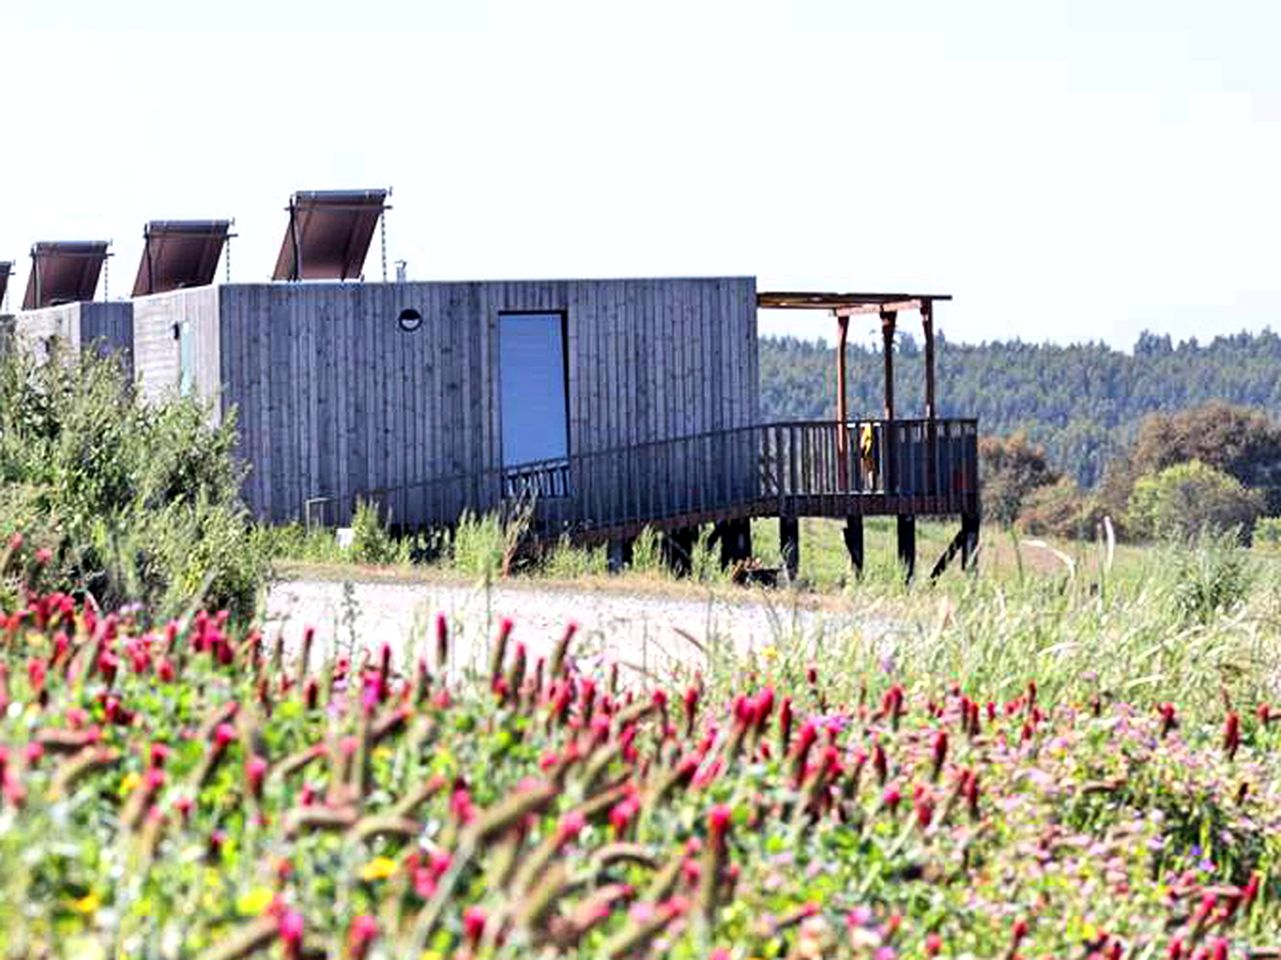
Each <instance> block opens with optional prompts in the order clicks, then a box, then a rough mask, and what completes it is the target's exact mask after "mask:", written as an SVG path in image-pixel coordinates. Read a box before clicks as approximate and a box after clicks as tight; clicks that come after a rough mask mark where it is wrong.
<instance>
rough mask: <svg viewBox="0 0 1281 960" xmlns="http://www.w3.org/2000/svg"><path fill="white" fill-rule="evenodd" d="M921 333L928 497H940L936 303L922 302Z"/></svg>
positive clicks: (926, 491)
mask: <svg viewBox="0 0 1281 960" xmlns="http://www.w3.org/2000/svg"><path fill="white" fill-rule="evenodd" d="M921 332H922V334H923V335H924V337H925V484H926V487H927V489H926V490H925V491H924V492H925V493H926V494H927V495H928V496H938V494H939V483H938V477H937V476H936V475H935V465H936V464H937V462H938V457H937V447H938V430H937V426H936V421H937V420H938V412H937V410H936V409H935V406H934V302H933V301H932V300H922V301H921Z"/></svg>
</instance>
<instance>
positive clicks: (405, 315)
mask: <svg viewBox="0 0 1281 960" xmlns="http://www.w3.org/2000/svg"><path fill="white" fill-rule="evenodd" d="M396 322H397V323H398V324H400V329H402V330H404V331H405V332H406V333H413V332H414V331H415V330H417V329H418V328H419V327H421V326H422V325H423V315H422V314H421V313H419V312H418V311H417V310H415V309H414V308H413V307H406V308H405V309H404V310H402V311H400V316H399V317H397V318H396Z"/></svg>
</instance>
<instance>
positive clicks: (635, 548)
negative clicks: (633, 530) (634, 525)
mask: <svg viewBox="0 0 1281 960" xmlns="http://www.w3.org/2000/svg"><path fill="white" fill-rule="evenodd" d="M629 569H630V570H631V571H632V572H633V573H662V572H663V571H664V570H666V569H667V567H666V565H665V564H664V563H663V543H662V540H661V539H660V538H659V535H658V532H657V531H656V530H655V529H654V528H653V527H645V528H644V529H643V530H641V532H640V533H639V534H637V536H636V539H635V540H634V541H633V542H632V562H631V564H630V565H629Z"/></svg>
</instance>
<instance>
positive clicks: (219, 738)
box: [214, 723, 236, 753]
mask: <svg viewBox="0 0 1281 960" xmlns="http://www.w3.org/2000/svg"><path fill="white" fill-rule="evenodd" d="M235 739H236V728H235V727H233V726H232V725H231V724H229V723H220V724H218V726H217V728H215V730H214V752H215V753H221V752H222V751H224V750H226V749H227V745H228V744H230V743H231V742H232V741H233V740H235Z"/></svg>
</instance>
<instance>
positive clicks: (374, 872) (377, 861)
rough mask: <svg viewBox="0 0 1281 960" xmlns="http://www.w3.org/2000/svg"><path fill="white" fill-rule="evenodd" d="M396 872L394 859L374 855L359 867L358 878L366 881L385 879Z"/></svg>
mask: <svg viewBox="0 0 1281 960" xmlns="http://www.w3.org/2000/svg"><path fill="white" fill-rule="evenodd" d="M395 872H396V861H395V860H392V859H391V858H389V857H374V859H372V860H370V861H369V862H368V863H367V864H365V865H364V866H363V867H361V868H360V879H361V880H366V881H373V880H386V879H387V878H388V877H390V876H391V875H392V874H393V873H395Z"/></svg>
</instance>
